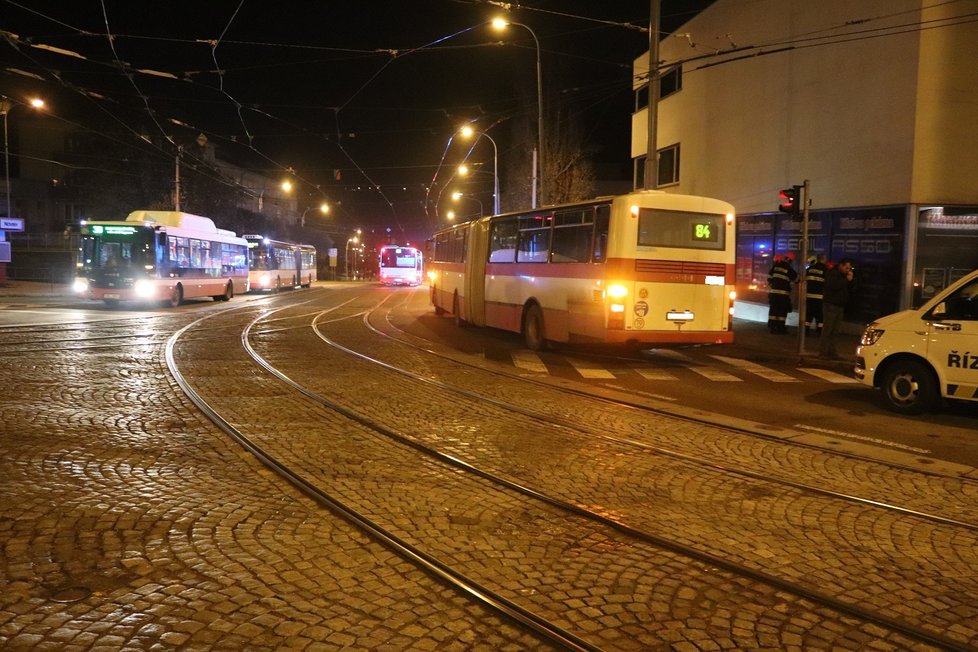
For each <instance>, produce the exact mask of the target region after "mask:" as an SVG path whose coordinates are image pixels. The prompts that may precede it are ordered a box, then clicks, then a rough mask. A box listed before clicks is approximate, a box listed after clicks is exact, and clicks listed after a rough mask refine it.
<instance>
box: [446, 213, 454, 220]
mask: <svg viewBox="0 0 978 652" xmlns="http://www.w3.org/2000/svg"><path fill="white" fill-rule="evenodd" d="M445 218H446V219H447V220H448V221H449V222H451V221H452V220H454V219H455V211H448V212H447V213H445Z"/></svg>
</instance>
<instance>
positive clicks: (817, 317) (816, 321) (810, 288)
mask: <svg viewBox="0 0 978 652" xmlns="http://www.w3.org/2000/svg"><path fill="white" fill-rule="evenodd" d="M827 269H828V266H826V264H825V254H818V255H817V256H814V257H813V258H812V260H811V264H809V265H808V269H807V270H806V271H805V327H806V328H808V329H809V330H810V331H811V333H812V335H814V336H816V337H818V336H819V335H821V334H822V326H823V325H824V323H825V321H824V319H823V317H822V288H823V287H824V286H825V272H826V270H827Z"/></svg>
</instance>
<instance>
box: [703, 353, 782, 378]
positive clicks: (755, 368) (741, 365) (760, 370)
mask: <svg viewBox="0 0 978 652" xmlns="http://www.w3.org/2000/svg"><path fill="white" fill-rule="evenodd" d="M710 357H711V358H714V359H716V360H720V361H721V362H726V363H727V364H729V365H731V366H734V367H737V368H738V369H743V370H744V371H747V372H750V373H752V374H756V375H758V376H760V377H761V378H765V379H767V380H770V381H771V382H774V383H798V382H801V381H800V380H798V379H797V378H795V377H793V376H789V375H788V374H783V373H781V372H780V371H776V370H774V369H771V368H770V367H765V366H764V365H759V364H757V363H756V362H751V361H750V360H741V359H740V358H730V357H727V356H724V355H711V356H710Z"/></svg>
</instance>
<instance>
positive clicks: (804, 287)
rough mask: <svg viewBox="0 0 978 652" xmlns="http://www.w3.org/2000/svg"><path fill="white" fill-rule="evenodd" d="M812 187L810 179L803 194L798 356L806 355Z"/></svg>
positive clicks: (803, 189) (806, 182) (804, 187)
mask: <svg viewBox="0 0 978 652" xmlns="http://www.w3.org/2000/svg"><path fill="white" fill-rule="evenodd" d="M810 191H811V186H810V185H809V183H808V179H805V185H804V186H802V192H801V274H800V275H799V276H800V280H799V281H798V355H804V353H805V331H806V330H807V327H808V324H807V320H808V315H807V312H808V311H807V310H806V308H807V305H806V304H807V303H808V272H807V270H806V269H805V264H806V263H807V262H808V203H809V201H810V200H809V196H810V195H809V193H810Z"/></svg>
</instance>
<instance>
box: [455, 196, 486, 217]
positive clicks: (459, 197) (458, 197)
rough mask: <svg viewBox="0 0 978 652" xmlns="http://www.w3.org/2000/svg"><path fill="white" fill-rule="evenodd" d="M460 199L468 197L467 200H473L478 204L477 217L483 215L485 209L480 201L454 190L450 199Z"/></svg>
mask: <svg viewBox="0 0 978 652" xmlns="http://www.w3.org/2000/svg"><path fill="white" fill-rule="evenodd" d="M461 199H468V200H469V201H474V202H475V203H477V204H478V205H479V217H482V216H483V214H484V213H485V211H484V210H483V208H482V202H481V201H479V200H478V199H476V198H475V197H469V196H468V195H464V194H462V193H461V192H459V191H455V192H453V193H452V201H459V200H461Z"/></svg>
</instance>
